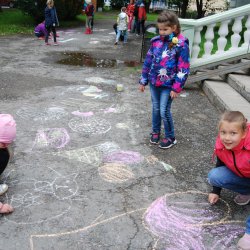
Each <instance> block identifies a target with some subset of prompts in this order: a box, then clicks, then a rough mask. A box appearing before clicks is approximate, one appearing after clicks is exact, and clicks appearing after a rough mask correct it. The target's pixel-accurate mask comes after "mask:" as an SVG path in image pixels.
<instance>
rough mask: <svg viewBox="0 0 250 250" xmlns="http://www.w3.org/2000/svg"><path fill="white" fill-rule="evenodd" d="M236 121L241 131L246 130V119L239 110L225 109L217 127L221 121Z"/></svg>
mask: <svg viewBox="0 0 250 250" xmlns="http://www.w3.org/2000/svg"><path fill="white" fill-rule="evenodd" d="M224 121H227V122H229V123H230V122H237V123H238V124H239V126H240V127H241V129H242V131H246V129H247V119H246V117H245V116H244V115H243V114H242V113H241V112H240V111H226V112H225V113H224V114H223V115H222V116H221V119H220V121H219V125H218V127H219V129H220V127H221V124H222V122H224Z"/></svg>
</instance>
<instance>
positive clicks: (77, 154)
mask: <svg viewBox="0 0 250 250" xmlns="http://www.w3.org/2000/svg"><path fill="white" fill-rule="evenodd" d="M119 149H120V147H119V146H118V145H117V144H116V143H113V142H105V143H101V144H97V145H94V146H90V147H85V148H79V149H73V150H63V151H60V152H52V153H51V154H52V155H55V156H60V157H63V158H67V159H69V160H75V161H79V162H82V163H85V164H87V165H92V166H96V167H98V166H99V165H100V164H101V162H102V158H103V156H105V155H108V154H110V153H112V152H114V151H116V150H119Z"/></svg>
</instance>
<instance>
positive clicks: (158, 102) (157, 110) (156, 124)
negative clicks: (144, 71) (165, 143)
mask: <svg viewBox="0 0 250 250" xmlns="http://www.w3.org/2000/svg"><path fill="white" fill-rule="evenodd" d="M150 92H151V100H152V131H153V133H160V131H161V120H162V121H163V124H164V129H165V138H174V137H175V135H174V123H173V119H172V114H171V104H172V101H173V100H172V98H171V97H170V92H171V89H167V88H163V87H155V86H153V85H152V84H150Z"/></svg>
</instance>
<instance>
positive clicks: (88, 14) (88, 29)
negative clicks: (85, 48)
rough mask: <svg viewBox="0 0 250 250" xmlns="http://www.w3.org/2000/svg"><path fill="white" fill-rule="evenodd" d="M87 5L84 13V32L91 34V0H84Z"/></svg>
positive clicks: (92, 12)
mask: <svg viewBox="0 0 250 250" xmlns="http://www.w3.org/2000/svg"><path fill="white" fill-rule="evenodd" d="M86 3H87V6H86V8H85V14H86V31H85V34H92V32H93V25H94V22H93V17H94V10H95V8H94V5H93V4H92V2H91V1H86Z"/></svg>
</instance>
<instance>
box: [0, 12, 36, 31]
mask: <svg viewBox="0 0 250 250" xmlns="http://www.w3.org/2000/svg"><path fill="white" fill-rule="evenodd" d="M33 31H34V20H33V18H32V17H30V16H28V15H24V14H23V13H22V12H21V11H20V10H17V9H3V11H2V12H0V35H2V36H3V35H11V34H31V33H32V32H33Z"/></svg>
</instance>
